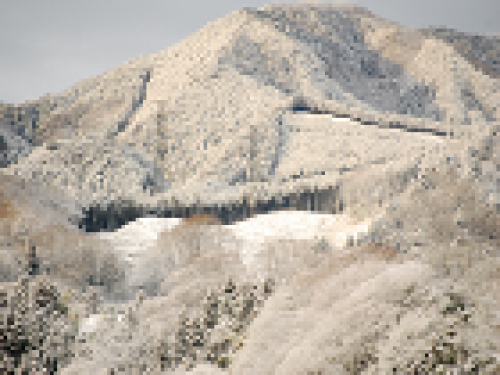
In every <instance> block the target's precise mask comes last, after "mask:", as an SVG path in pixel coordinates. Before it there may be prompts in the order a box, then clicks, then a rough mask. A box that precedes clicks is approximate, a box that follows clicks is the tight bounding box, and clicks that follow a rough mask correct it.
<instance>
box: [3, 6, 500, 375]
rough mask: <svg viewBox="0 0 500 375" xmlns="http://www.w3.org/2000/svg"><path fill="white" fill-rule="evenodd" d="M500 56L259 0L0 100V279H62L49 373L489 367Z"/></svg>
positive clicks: (494, 322) (483, 45) (488, 42)
mask: <svg viewBox="0 0 500 375" xmlns="http://www.w3.org/2000/svg"><path fill="white" fill-rule="evenodd" d="M498 53H499V51H498V38H495V37H479V39H477V38H476V37H474V36H471V35H469V34H465V33H459V32H457V31H453V30H442V29H430V28H427V29H423V30H407V29H405V28H403V27H402V26H400V25H397V24H395V23H392V22H389V21H386V20H383V19H380V18H378V17H375V16H374V15H372V14H371V13H369V12H368V11H366V10H365V9H362V8H359V7H356V6H330V5H321V6H306V5H297V6H291V5H270V6H267V7H263V8H260V9H247V8H245V9H242V10H240V11H236V12H234V13H232V14H230V15H228V16H227V17H225V18H222V19H220V20H217V21H215V22H213V23H210V24H209V25H207V26H206V27H204V28H203V29H202V30H200V31H199V32H198V33H196V34H193V35H192V36H190V37H189V38H187V39H186V40H184V41H182V42H181V43H179V44H177V45H175V46H173V47H171V48H169V49H168V50H165V51H162V52H160V53H157V54H154V55H151V56H143V57H141V58H137V59H134V60H131V61H129V62H127V63H125V64H123V65H121V66H120V67H118V68H117V69H115V70H112V71H109V72H106V73H105V74H103V75H100V76H95V77H91V78H89V79H86V80H84V81H82V82H80V83H78V84H76V85H75V86H73V87H72V88H70V89H68V90H67V91H65V92H63V93H60V94H55V95H47V96H44V97H42V98H40V99H38V100H34V101H29V102H25V103H24V104H19V105H11V104H4V103H2V104H0V165H1V166H2V170H1V171H0V172H1V173H0V282H1V283H2V285H1V286H2V287H3V286H4V285H17V284H15V283H19V282H21V281H20V280H28V281H22V282H21V284H19V285H27V284H26V282H29V283H34V282H38V281H39V280H42V278H43V279H44V280H45V279H46V280H48V281H50V282H51V283H53V285H54V287H57V290H58V291H59V293H61V295H63V297H62V298H63V299H68V303H67V305H68V311H67V316H65V317H64V318H62V319H63V321H64V322H65V321H66V320H64V319H67V320H70V321H71V322H72V324H74V325H75V327H74V328H75V329H76V328H77V332H73V331H71V332H70V333H71V334H74V336H75V337H72V338H71V340H70V341H72V340H73V339H75V340H74V344H75V345H74V347H73V348H72V349H71V351H72V352H73V353H75V354H76V355H75V358H74V359H72V360H71V361H69V362H68V361H66V362H64V361H62V360H61V361H59V359H57V363H58V365H57V366H58V370H59V365H60V366H61V372H62V373H65V374H86V373H88V374H90V373H92V374H96V373H117V372H125V373H130V374H132V373H133V374H136V373H146V372H147V371H153V372H155V371H156V373H160V372H164V373H184V372H186V371H188V370H189V371H193V373H214V374H216V373H221V372H222V371H223V369H225V368H228V369H229V370H230V371H232V373H234V374H304V373H335V374H341V373H349V374H351V373H354V374H379V373H392V372H402V373H406V372H410V371H416V372H419V373H420V372H424V373H433V372H438V371H450V372H451V371H456V372H459V373H468V372H479V373H491V374H495V373H499V372H500V367H499V362H498V358H499V353H500V342H499V337H500V332H498V327H500V322H499V316H498V311H499V309H500V305H499V303H498V298H497V295H498V288H499V285H498V284H499V283H498V280H499V279H500V278H499V277H498V276H499V275H498V270H499V269H500V267H499V264H498V259H499V258H498V255H499V238H500V237H499V235H500V234H499V233H498V228H499V225H498V224H499V223H500V221H499V211H498V207H499V204H500V200H499V197H500V195H499V191H498V189H499V188H498V185H499V184H498V171H499V170H500V168H499V164H500V159H499V157H498V155H499V150H498V148H499V147H498V146H499V143H498V131H499V128H498V121H499V116H500V115H499V112H498V109H499V108H500V90H499V89H500V86H499V82H500V81H499V80H498V78H497V73H498V69H497V68H498V67H497V65H498V64H496V60H497V57H498ZM293 210H301V211H308V212H302V213H300V214H298V213H296V212H295V213H294V212H279V213H278V212H273V213H270V212H269V211H293ZM312 211H316V212H315V213H313V212H312ZM318 211H320V212H321V213H322V214H321V215H320V214H319V213H317V212H318ZM261 213H265V214H266V215H264V218H265V219H262V218H263V216H262V215H257V214H261ZM293 215H295V216H293ZM138 218H140V219H139V220H137V221H134V220H136V219H138ZM244 219H246V220H244ZM228 224H229V225H228ZM118 228H119V230H118ZM85 231H87V232H100V233H84V232H85ZM7 283H14V284H7ZM22 283H25V284H22ZM30 285H31V284H30ZM51 290H52V289H51ZM52 294H54V293H52ZM0 297H1V296H0ZM9 298H10V297H9ZM54 298H55V296H54ZM9 306H11V305H9ZM46 306H49V305H46ZM50 306H55V305H50ZM9 308H10V307H9ZM53 310H54V311H55V309H53ZM9 311H10V310H9ZM2 314H4V315H2V316H3V317H4V320H6V321H8V324H11V323H12V319H13V318H12V316H13V314H12V312H8V311H7V310H5V313H3V312H2ZM9 314H10V315H9ZM30 314H31V312H30V313H29V314H28V315H29V316H31V315H30ZM51 314H52V317H51V319H53V320H51V322H52V324H55V325H56V326H57V327H59V326H58V325H57V324H58V323H57V322H56V321H55V320H54V319H55V315H54V314H55V312H51ZM30 319H31V318H30ZM34 322H35V323H37V322H38V321H37V320H36V319H35V320H34ZM23 324H24V323H23ZM26 324H28V323H26ZM26 324H24V326H26ZM3 326H4V327H5V326H6V324H4V325H3ZM24 326H23V325H21V328H19V329H21V330H23V329H24V328H23V327H24ZM16 327H18V326H16ZM16 329H17V328H16ZM0 331H1V327H0ZM16 332H18V331H16ZM19 332H21V331H19ZM33 332H35V331H33ZM43 332H45V331H43ZM43 332H42V333H43ZM61 332H64V334H66V333H67V332H66V331H61ZM68 332H69V331H68ZM0 333H1V332H0ZM21 333H22V332H21ZM21 333H19V334H18V335H17V336H15V335H14V336H15V337H10V338H9V340H10V339H12V340H13V341H12V342H10V343H9V346H10V348H5V346H3V347H0V350H1V351H2V353H1V355H2V356H3V357H2V360H4V359H5V358H7V359H6V361H7V363H9V366H11V365H12V363H14V364H17V363H18V362H19V363H21V362H23V361H25V359H23V358H26V359H29V358H32V353H31V351H30V350H31V349H33V351H36V350H37V348H39V347H38V346H37V345H38V344H36V345H35V344H33V345H32V344H29V343H27V342H26V340H24V339H23V338H22V337H21V336H22V335H21ZM42 333H40V335H42ZM43 334H45V333H43ZM37 335H38V333H36V332H35V333H34V337H39V336H37ZM42 336H43V335H42ZM23 340H24V341H23ZM51 340H52V339H49V340H48V341H46V343H47V345H52V343H54V345H55V346H56V347H57V348H56V349H57V350H56V351H55V352H54V353H55V354H47V357H41V359H40V360H37V361H38V362H37V361H35V362H36V363H35V365H34V366H36V369H40V368H42V367H43V366H45V367H50V366H52V368H54V366H55V363H56V362H55V360H54V359H53V358H59V355H60V351H59V348H62V349H61V350H62V351H69V349H68V348H65V347H64V348H63V346H61V347H59V346H58V345H59V342H58V341H57V340H55V339H54V340H55V341H51ZM68 340H69V338H68ZM14 341H15V342H14ZM0 342H2V340H1V337H0ZM28 344H29V345H31V346H30V347H31V349H30V350H28V349H26V348H24V347H23V349H22V350H21V351H19V350H17V349H15V348H17V347H19V345H24V346H27V345H28ZM43 345H45V344H42V347H43ZM13 348H14V351H13ZM25 349H26V350H25ZM16 350H17V351H16ZM13 352H16V353H15V354H12V353H13ZM21 352H22V353H21ZM6 353H7V354H6ZM20 353H21V354H20ZM23 356H24V357H23ZM21 357H22V358H21ZM12 361H14V362H12ZM16 361H17V362H16ZM2 363H3V362H2ZM23 363H25V362H23ZM23 366H24V365H23ZM62 367H64V368H62ZM0 372H1V371H0Z"/></svg>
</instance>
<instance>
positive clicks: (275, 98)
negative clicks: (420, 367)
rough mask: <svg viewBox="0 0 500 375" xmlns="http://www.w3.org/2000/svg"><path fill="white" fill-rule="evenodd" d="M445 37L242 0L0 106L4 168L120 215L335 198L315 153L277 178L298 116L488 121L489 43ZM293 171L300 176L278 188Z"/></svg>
mask: <svg viewBox="0 0 500 375" xmlns="http://www.w3.org/2000/svg"><path fill="white" fill-rule="evenodd" d="M450 33H451V34H452V35H456V36H457V39H456V40H457V41H458V42H453V43H452V42H451V41H450V40H449V38H448V39H447V38H445V37H442V36H441V34H440V33H429V32H428V31H425V30H423V31H419V30H407V29H405V28H403V27H402V26H399V25H397V24H395V23H392V22H389V21H386V20H383V19H380V18H378V17H375V16H374V15H373V14H371V13H369V12H368V11H366V10H365V9H363V8H360V7H356V6H331V5H319V6H309V5H307V6H306V5H270V6H267V7H263V8H260V9H250V8H244V9H242V10H239V11H236V12H233V13H231V14H230V15H228V16H227V17H225V18H222V19H219V20H217V21H215V22H212V23H210V24H208V25H207V26H205V27H204V28H203V29H201V30H200V31H199V32H197V33H194V34H193V35H191V36H190V37H189V38H187V39H185V40H183V41H182V42H180V43H178V44H176V45H174V46H172V47H171V48H169V49H167V50H165V51H162V52H160V53H157V54H153V55H150V56H141V57H139V58H136V59H133V60H130V61H129V62H127V63H125V64H123V65H121V66H119V67H118V68H117V69H115V70H112V71H109V72H106V73H104V74H102V75H100V76H95V77H91V78H89V79H86V80H84V81H82V82H80V83H78V84H76V85H75V86H73V87H72V88H70V89H68V90H67V91H65V92H63V93H61V94H56V95H47V96H45V97H42V98H40V99H39V100H35V101H30V102H26V103H24V104H19V105H8V104H2V106H1V107H0V115H1V124H2V126H1V130H2V133H1V134H2V142H1V143H0V145H1V146H2V149H3V150H4V155H5V156H4V157H3V159H2V160H0V162H1V163H2V165H3V166H7V165H8V167H7V168H5V169H4V173H16V174H20V175H22V176H24V177H26V178H28V177H29V178H36V179H43V180H44V181H45V182H46V183H47V184H54V185H57V186H61V187H64V188H65V189H66V190H67V191H68V193H69V194H71V195H72V196H73V197H75V199H78V200H79V201H80V202H81V203H82V205H83V206H85V207H87V208H88V210H89V212H88V216H89V215H90V216H92V215H97V216H99V215H101V216H102V215H104V216H107V217H109V215H111V216H116V215H122V218H121V220H118V221H120V222H124V221H125V222H126V221H127V220H129V219H130V218H124V217H123V215H124V214H123V213H121V214H120V213H116V212H114V211H115V208H110V207H112V205H115V206H116V207H118V209H117V210H118V211H120V209H119V207H121V206H122V203H120V202H124V201H126V202H129V203H128V204H129V205H130V206H132V207H135V210H133V211H134V213H133V214H131V215H132V216H136V215H145V214H146V213H147V212H152V213H154V214H155V215H167V216H168V215H170V216H172V215H182V214H181V213H180V211H179V210H178V207H184V208H188V207H191V208H193V207H198V206H203V207H211V208H212V209H213V210H215V211H217V212H216V213H217V214H219V216H220V215H222V213H221V212H222V211H224V210H226V211H227V210H229V208H232V209H234V208H235V207H240V208H241V207H246V206H249V207H250V208H252V207H253V208H255V207H257V206H259V205H260V206H263V205H266V204H267V203H266V202H269V201H275V202H278V203H275V204H274V206H275V207H276V206H279V205H281V204H283V205H285V206H286V205H290V203H279V202H283V201H288V202H289V201H290V200H297V199H298V200H299V201H300V200H301V199H302V198H300V196H301V194H302V192H303V191H304V189H306V187H305V185H307V191H308V192H314V191H316V190H318V189H319V190H321V189H323V190H322V191H323V194H327V195H329V197H328V199H327V200H328V201H331V200H334V196H333V195H332V193H324V189H325V185H326V189H327V190H328V191H334V190H335V188H336V187H337V186H338V179H339V175H340V174H341V173H343V171H344V169H345V166H343V165H335V166H331V167H330V168H329V171H325V170H321V171H318V170H317V168H316V164H317V161H316V162H314V161H312V160H311V162H309V163H308V164H307V165H305V166H303V167H302V170H294V171H291V170H289V169H287V175H285V176H283V173H284V172H283V170H282V165H284V164H287V162H286V161H287V159H289V158H299V159H300V158H301V157H302V156H301V155H302V154H301V155H298V154H297V153H298V152H299V151H298V150H293V149H290V145H291V144H292V143H293V132H294V131H295V130H296V128H294V127H293V126H292V125H291V122H292V120H291V117H290V116H291V115H292V113H293V112H297V111H302V112H306V113H328V114H331V115H333V116H336V117H338V116H341V117H348V118H350V119H351V120H355V121H359V122H361V123H362V124H364V125H363V126H362V127H361V128H360V130H361V132H363V130H362V129H363V127H364V128H366V127H368V126H375V127H379V128H399V129H402V130H403V131H410V132H412V133H417V134H415V135H414V138H415V139H420V138H419V137H420V134H418V133H420V132H427V133H429V134H433V135H434V137H435V138H437V139H439V138H442V137H445V136H448V137H453V138H456V139H463V140H467V139H468V138H471V135H474V136H477V134H479V133H481V134H483V133H485V132H487V131H488V129H489V126H490V125H489V124H491V123H493V122H494V121H497V119H498V108H499V105H498V103H500V93H499V83H498V80H497V79H496V78H495V76H494V72H495V69H496V68H495V66H496V65H495V64H496V62H495V61H496V60H495V59H496V55H495V54H494V53H488V54H483V55H481V60H480V62H481V64H479V63H478V59H477V57H475V56H476V53H475V52H472V53H464V50H463V48H462V49H460V48H461V47H460V48H459V47H457V45H456V44H457V43H458V44H459V45H462V44H461V41H463V40H468V41H469V42H468V43H469V44H470V43H473V42H470V38H469V39H468V37H467V36H466V35H465V34H463V33H461V34H459V33H458V32H451V31H450ZM453 33H455V34H453ZM485 43H486V42H485ZM488 43H490V42H488ZM473 44H474V43H473ZM490 44H491V43H490ZM464 48H465V50H467V48H468V47H467V46H465V47H464ZM353 126H354V125H353ZM294 129H295V130H294ZM4 133H5V135H4ZM330 142H333V144H334V143H335V142H338V140H337V141H336V140H335V139H333V138H332V139H331V140H330ZM20 144H28V145H29V146H27V147H26V151H21V150H22V149H23V148H22V147H21V146H20ZM314 147H315V145H312V144H311V145H310V146H309V148H314ZM394 147H396V148H397V147H398V146H394ZM305 148H307V147H305ZM305 148H303V150H301V151H300V152H304V151H307V150H305ZM400 151H401V150H400ZM398 152H399V151H398V150H395V153H396V154H397V153H398ZM389 162H391V159H390V158H389V159H387V160H386V163H389ZM288 164H289V163H288ZM296 175H297V176H308V177H301V178H300V180H301V182H304V181H306V180H307V181H306V182H307V183H305V184H302V183H299V184H295V185H293V184H290V183H287V184H286V186H285V184H284V182H283V180H287V181H288V180H294V178H293V176H296ZM278 176H279V177H278ZM283 189H288V190H289V191H288V192H287V193H283V192H282V190H283ZM261 191H265V192H266V193H265V194H261V193H259V192H261ZM290 194H295V195H297V196H298V197H299V198H297V199H295V198H293V199H291V198H290V197H291V195H290ZM311 194H312V196H314V194H315V193H311ZM312 199H316V198H312ZM245 200H247V201H248V202H249V203H242V202H244V201H245ZM172 202H176V203H172ZM113 207H114V206H113ZM176 207H177V208H176ZM221 207H222V208H221ZM90 211H92V212H94V213H92V214H91V213H90ZM103 211H106V212H107V213H106V214H103V213H102V212H103ZM110 211H113V212H110ZM330 211H332V210H330ZM99 212H101V213H99ZM89 220H90V221H93V220H94V219H92V218H90V219H88V220H87V223H86V224H85V225H86V226H91V225H90V223H89ZM99 220H100V219H99ZM106 220H107V219H106ZM98 229H99V225H97V226H96V227H94V228H93V230H98Z"/></svg>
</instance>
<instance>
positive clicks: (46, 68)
mask: <svg viewBox="0 0 500 375" xmlns="http://www.w3.org/2000/svg"><path fill="white" fill-rule="evenodd" d="M298 2H300V1H297V0H295V1H294V0H292V1H288V3H298ZM326 2H328V1H326ZM352 2H354V3H357V4H359V5H361V6H364V7H366V8H368V10H370V11H371V12H372V13H374V14H375V15H377V16H379V17H383V18H386V19H389V20H391V21H395V22H398V23H400V24H402V25H404V26H406V27H411V28H415V27H423V26H427V25H446V26H448V27H452V28H454V29H458V30H460V31H468V32H478V33H493V32H495V33H499V32H500V22H498V16H499V15H500V1H499V0H410V1H404V0H357V1H352ZM270 3H272V1H261V0H247V1H244V0H181V1H173V0H143V1H139V0H85V1H80V0H44V1H40V0H0V4H1V7H0V56H1V58H0V100H1V101H4V102H11V103H18V102H23V101H24V100H29V99H36V98H38V97H39V96H41V95H43V94H45V93H58V92H61V91H63V90H64V89H66V88H68V87H70V86H71V85H73V84H74V83H76V82H78V81H80V80H82V79H84V78H86V77H88V76H91V75H95V74H101V73H103V72H105V71H107V70H110V69H113V68H115V67H116V66H118V65H119V64H121V63H123V62H125V61H127V60H129V59H131V58H134V57H137V56H139V55H141V54H151V53H155V52H158V51H161V50H164V49H166V48H168V47H169V46H171V45H172V44H175V43H177V42H179V41H181V40H182V39H184V38H186V37H187V36H188V35H189V34H191V33H193V32H196V31H198V30H199V29H201V28H202V27H203V26H204V25H206V24H207V23H208V22H210V21H214V20H216V19H217V18H221V17H224V16H226V15H227V14H229V13H231V12H232V11H234V10H237V9H240V8H242V7H261V6H264V5H266V4H270Z"/></svg>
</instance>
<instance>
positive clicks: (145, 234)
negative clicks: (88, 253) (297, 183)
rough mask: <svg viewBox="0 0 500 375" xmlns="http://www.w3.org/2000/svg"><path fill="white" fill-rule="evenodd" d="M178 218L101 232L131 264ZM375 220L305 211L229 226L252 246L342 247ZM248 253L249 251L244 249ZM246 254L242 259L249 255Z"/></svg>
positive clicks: (264, 216) (150, 220) (259, 217)
mask: <svg viewBox="0 0 500 375" xmlns="http://www.w3.org/2000/svg"><path fill="white" fill-rule="evenodd" d="M182 220H183V219H178V218H140V219H137V220H136V221H134V222H131V223H129V224H127V225H125V226H124V227H122V228H120V229H119V230H117V231H115V232H111V233H99V237H101V238H106V239H110V240H112V241H113V243H114V244H115V246H116V249H117V250H118V251H120V252H122V251H123V252H125V253H126V255H125V257H126V259H127V260H128V261H132V259H133V257H134V256H137V255H138V253H139V252H141V251H144V250H146V249H147V248H149V247H151V246H154V245H155V244H156V241H157V238H158V235H159V234H160V233H161V232H164V231H170V230H172V229H173V228H174V227H176V226H177V225H179V224H180V223H181V222H182ZM371 222H372V220H371V219H370V220H365V221H363V222H361V223H356V222H354V220H352V219H351V218H350V217H349V216H347V215H331V214H319V213H314V212H306V211H279V212H271V213H267V214H262V215H256V216H255V217H252V218H249V219H247V220H244V221H241V222H238V223H236V224H233V225H227V226H226V228H230V229H231V230H232V231H233V233H234V235H235V236H236V237H238V238H240V239H242V240H244V242H247V243H248V244H249V245H256V244H259V243H262V242H264V241H266V240H268V239H304V240H307V239H309V240H313V239H318V240H320V239H322V238H325V239H326V240H327V241H328V242H329V243H330V244H331V245H332V246H335V247H337V248H339V249H340V248H342V247H343V246H344V245H346V243H347V242H349V241H350V239H351V238H356V237H357V235H358V234H360V233H366V232H367V231H368V228H369V224H370V223H371ZM245 250H246V249H245ZM250 255H251V254H249V253H248V252H246V251H245V253H244V254H242V256H243V257H244V258H245V256H250Z"/></svg>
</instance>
